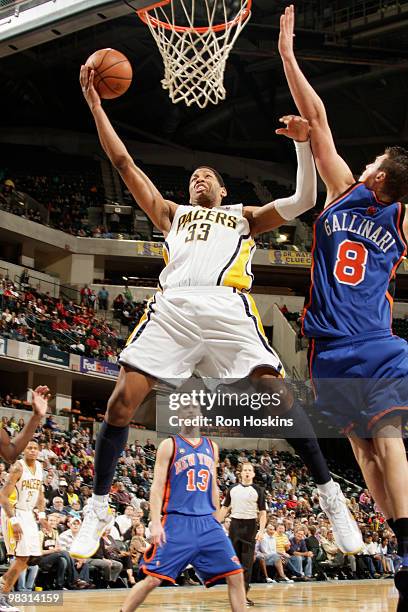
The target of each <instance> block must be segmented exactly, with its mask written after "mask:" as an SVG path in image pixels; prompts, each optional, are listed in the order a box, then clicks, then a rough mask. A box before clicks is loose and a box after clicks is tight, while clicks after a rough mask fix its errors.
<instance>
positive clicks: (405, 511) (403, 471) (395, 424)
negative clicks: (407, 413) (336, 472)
mask: <svg viewBox="0 0 408 612" xmlns="http://www.w3.org/2000/svg"><path fill="white" fill-rule="evenodd" d="M373 436H374V437H373V445H374V448H375V452H376V455H377V457H378V460H379V462H380V463H381V469H382V471H383V479H384V482H385V483H386V490H387V493H388V497H389V502H390V505H391V507H392V512H393V518H394V522H393V526H392V528H393V531H394V532H395V534H396V536H397V541H398V555H399V556H400V557H401V558H402V563H401V567H400V569H399V571H398V572H397V573H396V575H395V579H394V581H395V586H396V587H397V589H398V593H399V600H398V607H397V611H398V612H402V611H405V610H407V608H408V462H407V456H406V451H405V446H404V441H403V438H402V423H401V417H400V416H394V417H392V418H389V419H387V420H386V421H380V423H379V424H378V425H377V427H376V428H375V430H374V431H373Z"/></svg>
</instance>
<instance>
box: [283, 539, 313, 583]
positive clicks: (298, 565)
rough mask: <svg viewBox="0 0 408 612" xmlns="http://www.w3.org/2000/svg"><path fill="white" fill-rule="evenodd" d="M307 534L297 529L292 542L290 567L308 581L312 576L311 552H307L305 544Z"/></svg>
mask: <svg viewBox="0 0 408 612" xmlns="http://www.w3.org/2000/svg"><path fill="white" fill-rule="evenodd" d="M305 537H306V534H305V532H304V530H303V529H296V531H295V535H294V537H293V538H291V540H290V549H289V551H288V552H289V555H290V557H289V559H288V562H287V564H288V567H291V568H292V569H293V570H294V571H295V572H296V573H297V574H298V575H300V576H301V577H302V578H304V579H305V580H307V579H308V578H311V576H312V557H313V553H312V551H311V550H307V548H306V542H305Z"/></svg>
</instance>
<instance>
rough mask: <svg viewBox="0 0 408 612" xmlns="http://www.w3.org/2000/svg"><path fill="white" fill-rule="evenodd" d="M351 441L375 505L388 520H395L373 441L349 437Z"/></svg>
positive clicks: (353, 436)
mask: <svg viewBox="0 0 408 612" xmlns="http://www.w3.org/2000/svg"><path fill="white" fill-rule="evenodd" d="M349 441H350V444H351V447H352V449H353V453H354V456H355V458H356V461H357V463H358V465H359V466H360V469H361V471H362V473H363V476H364V480H365V482H366V485H367V487H368V489H369V490H370V493H371V495H372V497H373V499H374V501H375V503H376V504H377V506H378V507H379V508H380V509H381V511H382V513H383V514H384V516H385V517H386V518H387V520H388V519H390V518H393V511H392V507H391V505H390V503H389V499H388V496H387V491H386V489H385V481H384V474H383V470H382V468H381V464H380V463H379V460H378V456H377V455H376V451H375V447H374V444H373V441H372V440H367V439H363V438H358V437H357V436H355V435H351V436H349Z"/></svg>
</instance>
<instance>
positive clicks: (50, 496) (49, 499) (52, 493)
mask: <svg viewBox="0 0 408 612" xmlns="http://www.w3.org/2000/svg"><path fill="white" fill-rule="evenodd" d="M53 480H54V476H53V474H50V473H48V474H47V476H46V477H45V480H44V497H45V503H46V505H47V507H51V506H52V505H53V500H54V498H57V497H58V493H57V489H56V488H54V487H53Z"/></svg>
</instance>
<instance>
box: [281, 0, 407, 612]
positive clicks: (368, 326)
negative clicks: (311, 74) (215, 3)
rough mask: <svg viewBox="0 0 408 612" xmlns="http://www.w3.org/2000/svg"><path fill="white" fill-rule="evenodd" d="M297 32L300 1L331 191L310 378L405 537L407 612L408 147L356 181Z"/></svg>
mask: <svg viewBox="0 0 408 612" xmlns="http://www.w3.org/2000/svg"><path fill="white" fill-rule="evenodd" d="M293 36H294V8H293V5H292V6H290V7H288V8H287V9H286V10H285V13H284V15H282V17H281V30H280V38H279V50H280V54H281V56H282V60H283V66H284V70H285V73H286V78H287V81H288V84H289V87H290V90H291V93H292V96H293V99H294V101H295V103H296V106H297V108H298V111H299V112H300V114H301V115H302V116H303V117H305V118H306V119H308V121H309V123H310V126H311V142H312V149H313V153H314V156H315V160H316V164H317V168H318V171H319V174H320V176H321V177H322V179H323V181H324V183H325V184H326V187H327V201H326V206H325V209H324V211H323V212H322V213H321V215H320V216H319V217H318V219H317V221H316V223H315V226H314V245H313V266H312V286H311V292H310V301H309V304H308V306H307V307H306V309H305V313H304V320H303V326H304V332H305V334H306V335H307V336H308V337H309V338H310V340H311V355H310V371H311V377H313V380H314V384H315V389H316V392H317V403H318V406H320V407H321V409H322V410H324V412H325V413H326V414H331V415H332V417H333V418H334V419H335V421H336V423H337V424H338V425H340V426H342V427H343V428H344V430H345V431H346V433H347V432H348V435H349V439H350V442H351V445H352V447H353V450H354V454H355V456H356V459H357V461H358V463H359V465H360V467H361V470H362V472H363V474H364V477H365V480H366V483H367V485H368V487H369V489H370V491H371V493H372V495H373V497H374V499H375V501H376V503H377V504H378V506H379V507H380V508H381V509H382V511H383V513H384V514H385V516H386V518H387V521H388V523H389V525H390V527H391V528H392V529H393V530H394V532H395V534H396V536H397V539H398V545H399V553H398V554H399V555H400V556H401V557H402V559H403V561H402V567H401V570H400V572H399V573H398V574H397V575H396V586H397V588H398V590H399V592H400V602H399V608H398V609H399V610H401V612H402V610H405V611H406V610H408V463H407V457H406V452H405V447H404V441H403V438H402V432H401V425H402V424H401V421H402V416H403V413H404V411H407V410H408V392H407V387H408V344H407V342H405V340H402V339H400V338H398V337H397V336H393V335H392V331H391V325H392V296H391V294H390V286H392V285H393V284H394V279H395V273H396V270H397V268H398V265H399V264H400V262H401V260H402V258H403V257H404V256H405V255H406V253H407V241H406V239H407V235H408V221H407V215H406V213H405V206H403V205H402V204H400V203H399V200H401V199H405V198H406V197H407V195H408V151H406V150H404V149H402V148H401V147H390V148H387V149H386V150H385V152H384V153H382V154H381V155H379V156H378V157H377V158H376V159H375V160H374V161H373V162H372V163H370V164H368V165H367V166H366V169H365V171H364V172H363V174H362V175H361V176H360V178H359V181H358V182H357V183H356V182H355V181H354V178H353V174H352V172H351V170H350V168H349V167H348V165H347V164H346V162H345V161H344V160H343V159H342V158H341V157H340V156H339V155H338V153H337V151H336V147H335V144H334V141H333V137H332V134H331V130H330V127H329V124H328V121H327V116H326V111H325V108H324V105H323V102H322V100H321V99H320V98H319V96H318V95H317V93H316V92H315V91H314V90H313V88H312V87H311V85H310V84H309V83H308V82H307V80H306V78H305V77H304V75H303V74H302V72H301V70H300V68H299V66H298V64H297V61H296V58H295V54H294V51H293ZM287 120H289V117H286V118H283V121H284V122H286V121H287ZM324 379H336V380H335V381H334V380H331V381H330V383H329V384H327V383H326V384H325V381H324ZM339 379H340V382H338V381H339ZM341 379H343V382H341ZM344 379H353V381H352V382H351V384H348V383H345V382H344ZM356 381H357V382H358V381H359V382H360V384H357V382H356ZM336 396H337V401H336ZM405 414H406V412H405Z"/></svg>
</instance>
